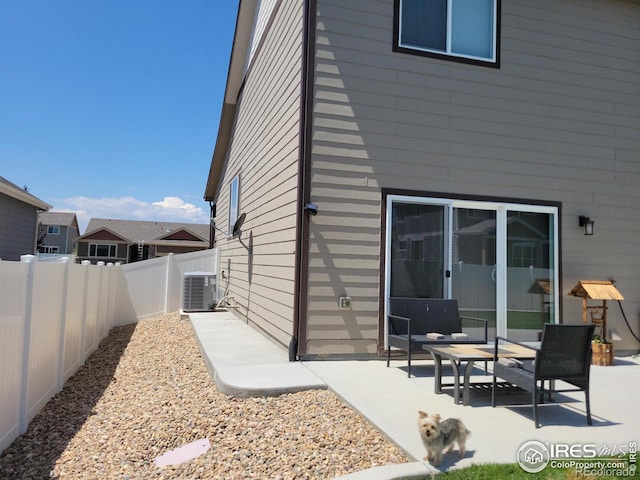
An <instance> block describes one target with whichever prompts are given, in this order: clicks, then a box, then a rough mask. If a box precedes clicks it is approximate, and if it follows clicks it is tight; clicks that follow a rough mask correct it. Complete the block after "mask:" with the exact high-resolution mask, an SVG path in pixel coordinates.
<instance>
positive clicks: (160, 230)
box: [79, 218, 211, 244]
mask: <svg viewBox="0 0 640 480" xmlns="http://www.w3.org/2000/svg"><path fill="white" fill-rule="evenodd" d="M210 228H211V227H210V225H209V224H207V223H205V224H202V223H177V222H153V221H151V222H149V221H140V220H117V219H113V218H92V219H91V220H89V225H87V229H86V231H85V233H84V235H82V236H80V238H79V240H82V239H84V238H86V237H88V236H91V235H92V234H94V233H96V232H98V231H100V230H106V231H108V232H111V233H113V234H114V235H117V236H118V237H121V238H122V239H123V240H125V241H128V242H130V243H138V242H145V243H153V244H163V243H171V244H175V243H179V244H186V243H187V242H188V241H186V240H174V239H171V238H170V237H172V236H174V235H175V234H176V232H179V231H187V232H189V233H191V234H193V235H194V236H196V237H197V238H199V239H201V240H202V242H209V231H210ZM167 237H169V238H167Z"/></svg>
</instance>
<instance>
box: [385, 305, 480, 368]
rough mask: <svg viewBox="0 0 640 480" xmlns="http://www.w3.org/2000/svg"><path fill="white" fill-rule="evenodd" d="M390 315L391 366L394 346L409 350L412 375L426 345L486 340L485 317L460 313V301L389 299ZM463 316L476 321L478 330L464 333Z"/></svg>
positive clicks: (478, 342) (474, 322)
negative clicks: (413, 363)
mask: <svg viewBox="0 0 640 480" xmlns="http://www.w3.org/2000/svg"><path fill="white" fill-rule="evenodd" d="M389 308H390V310H391V311H390V313H389V315H388V316H387V321H388V324H387V325H388V335H387V342H388V348H387V367H388V366H389V363H390V361H391V347H395V348H398V349H400V350H403V351H405V352H407V376H408V377H411V359H412V355H413V353H414V352H415V351H418V352H423V350H422V345H427V344H430V345H434V344H435V345H446V344H486V343H487V325H488V322H487V320H486V319H484V318H475V317H467V316H460V313H459V311H458V301H457V300H455V299H449V298H447V299H445V298H404V297H391V298H390V299H389ZM463 320H465V322H470V323H472V324H473V325H474V326H475V327H476V328H475V333H476V334H477V335H478V336H474V335H473V334H470V335H466V334H464V333H463V325H462V323H463Z"/></svg>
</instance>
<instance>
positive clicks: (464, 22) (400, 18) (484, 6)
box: [394, 0, 500, 66]
mask: <svg viewBox="0 0 640 480" xmlns="http://www.w3.org/2000/svg"><path fill="white" fill-rule="evenodd" d="M499 11H500V0H396V15H395V22H396V25H395V32H396V33H395V45H394V47H395V50H396V51H401V52H404V53H415V54H419V55H427V56H434V57H439V58H448V59H450V60H457V61H462V62H466V63H478V64H488V65H491V66H497V64H498V40H499Z"/></svg>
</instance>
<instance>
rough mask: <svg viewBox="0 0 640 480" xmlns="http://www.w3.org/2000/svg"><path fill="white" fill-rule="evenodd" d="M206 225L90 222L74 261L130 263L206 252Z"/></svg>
mask: <svg viewBox="0 0 640 480" xmlns="http://www.w3.org/2000/svg"><path fill="white" fill-rule="evenodd" d="M209 228H210V226H209V225H207V224H195V223H175V222H147V221H137V220H115V219H109V218H92V219H91V220H90V221H89V225H87V230H86V232H85V234H84V235H82V236H81V237H79V238H78V254H77V261H78V262H81V261H83V260H90V261H91V262H92V263H97V262H100V261H102V262H105V263H109V262H113V263H115V262H121V263H131V262H137V261H139V260H147V259H149V258H155V257H162V256H165V255H168V254H169V253H175V254H178V253H188V252H195V251H197V250H205V249H207V248H209Z"/></svg>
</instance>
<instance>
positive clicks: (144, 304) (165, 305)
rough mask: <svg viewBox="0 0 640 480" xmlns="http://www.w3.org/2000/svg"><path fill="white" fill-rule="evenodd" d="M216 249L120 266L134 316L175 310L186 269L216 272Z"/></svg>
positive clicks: (179, 299)
mask: <svg viewBox="0 0 640 480" xmlns="http://www.w3.org/2000/svg"><path fill="white" fill-rule="evenodd" d="M217 268H218V257H217V249H213V250H201V251H199V252H192V253H183V254H181V255H174V254H172V253H170V254H169V255H167V256H166V257H160V258H154V259H152V260H146V261H144V262H136V263H129V264H127V265H123V266H122V270H123V271H124V273H125V277H126V279H127V285H128V290H129V297H130V298H131V301H132V302H133V308H134V309H135V311H136V313H137V315H138V318H144V317H148V316H151V315H157V314H159V313H167V312H175V311H176V310H179V309H180V304H181V300H182V278H183V276H184V274H185V273H186V272H194V271H197V272H211V273H214V274H215V273H216V272H217Z"/></svg>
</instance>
